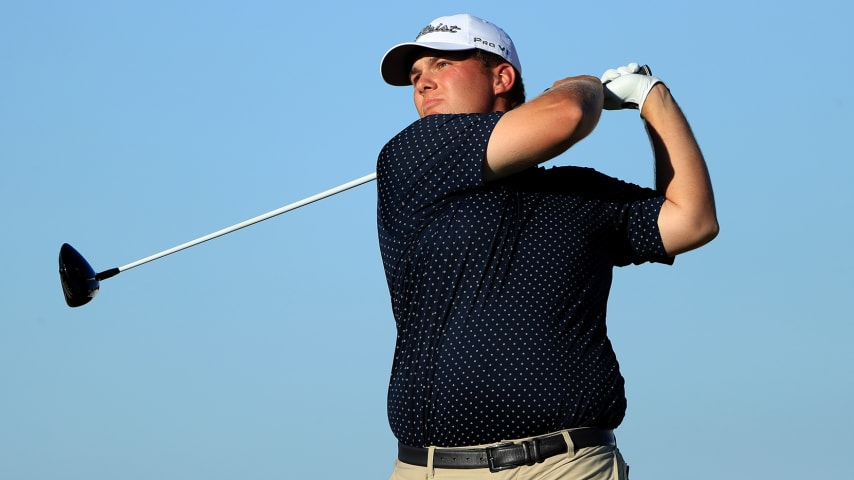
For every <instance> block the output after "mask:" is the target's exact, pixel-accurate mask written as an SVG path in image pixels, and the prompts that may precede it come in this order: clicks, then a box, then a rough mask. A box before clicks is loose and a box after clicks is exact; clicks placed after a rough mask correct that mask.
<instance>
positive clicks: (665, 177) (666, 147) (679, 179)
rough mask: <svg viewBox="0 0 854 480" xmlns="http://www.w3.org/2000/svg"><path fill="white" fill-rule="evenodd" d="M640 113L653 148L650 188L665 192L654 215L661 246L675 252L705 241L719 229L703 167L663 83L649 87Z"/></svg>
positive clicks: (701, 157) (680, 114) (697, 146)
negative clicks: (653, 173) (652, 183)
mask: <svg viewBox="0 0 854 480" xmlns="http://www.w3.org/2000/svg"><path fill="white" fill-rule="evenodd" d="M641 116H642V117H643V118H644V120H645V122H646V127H647V131H648V133H649V137H650V141H651V143H652V146H653V150H654V152H655V168H656V187H657V188H658V189H659V190H660V191H661V192H662V193H663V194H664V197H665V202H664V205H663V206H662V209H661V214H660V215H659V219H658V223H659V229H660V230H661V236H662V240H663V241H664V247H665V249H666V250H667V252H668V254H670V255H676V254H678V253H682V252H685V251H688V250H692V249H694V248H697V247H699V246H701V245H703V244H705V243H708V242H709V241H711V240H712V239H713V238H714V237H715V236H716V235H717V233H718V230H719V226H718V222H717V214H716V211H715V200H714V194H713V192H712V184H711V180H710V178H709V172H708V168H707V166H706V162H705V160H704V158H703V154H702V152H701V150H700V147H699V145H698V144H697V140H696V138H695V137H694V134H693V132H692V131H691V127H690V125H689V124H688V121H687V119H686V118H685V115H684V114H683V112H682V110H681V109H680V108H679V105H678V104H677V103H676V101H675V100H674V99H673V97H672V96H671V94H670V91H669V90H668V89H667V87H666V86H665V85H664V84H657V85H656V86H655V87H653V89H652V90H651V91H650V93H649V95H648V97H647V98H646V101H645V103H644V105H643V111H642V112H641Z"/></svg>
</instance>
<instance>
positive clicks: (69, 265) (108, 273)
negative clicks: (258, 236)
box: [59, 65, 652, 307]
mask: <svg viewBox="0 0 854 480" xmlns="http://www.w3.org/2000/svg"><path fill="white" fill-rule="evenodd" d="M638 73H640V74H643V75H652V72H651V71H650V68H649V66H647V65H642V66H641V67H640V69H639V70H638ZM606 83H607V82H606ZM635 108H637V107H635ZM376 178H377V174H376V172H374V173H370V174H368V175H365V176H364V177H361V178H357V179H355V180H351V181H349V182H347V183H344V184H341V185H339V186H337V187H334V188H331V189H329V190H326V191H323V192H320V193H317V194H315V195H312V196H310V197H307V198H304V199H302V200H299V201H297V202H294V203H291V204H288V205H285V206H283V207H280V208H277V209H276V210H273V211H270V212H267V213H264V214H262V215H258V216H257V217H254V218H250V219H249V220H245V221H243V222H240V223H238V224H235V225H232V226H230V227H226V228H223V229H222V230H217V231H216V232H213V233H209V234H207V235H205V236H203V237H199V238H197V239H195V240H190V241H189V242H186V243H182V244H181V245H178V246H175V247H172V248H170V249H168V250H164V251H162V252H159V253H155V254H154V255H150V256H148V257H145V258H143V259H140V260H137V261H135V262H131V263H129V264H127V265H124V266H121V267H115V268H110V269H108V270H104V271H103V272H100V273H95V271H94V270H93V269H92V266H91V265H89V262H87V261H86V259H85V258H84V257H83V255H81V254H80V252H78V251H77V250H75V249H74V247H72V246H71V245H69V244H67V243H64V244H62V247H61V248H60V249H59V280H60V282H62V293H63V294H64V295H65V303H67V304H68V306H69V307H79V306H81V305H85V304H87V303H89V302H90V301H91V300H92V299H93V298H95V295H97V294H98V290H99V289H100V286H101V284H100V282H101V280H106V279H108V278H110V277H113V276H116V275H118V274H119V273H121V272H124V271H125V270H130V269H131V268H134V267H138V266H140V265H142V264H144V263H148V262H151V261H153V260H157V259H158V258H162V257H165V256H167V255H171V254H173V253H175V252H179V251H181V250H184V249H186V248H190V247H192V246H195V245H198V244H200V243H204V242H207V241H208V240H212V239H214V238H217V237H221V236H223V235H225V234H227V233H231V232H233V231H235V230H240V229H241V228H244V227H248V226H250V225H254V224H256V223H258V222H262V221H264V220H267V219H269V218H272V217H275V216H277V215H281V214H283V213H285V212H289V211H291V210H295V209H297V208H299V207H302V206H304V205H308V204H309V203H313V202H316V201H318V200H322V199H324V198H327V197H331V196H332V195H335V194H336V193H341V192H343V191H345V190H349V189H351V188H353V187H356V186H359V185H362V184H364V183H368V182H370V181H372V180H375V179H376Z"/></svg>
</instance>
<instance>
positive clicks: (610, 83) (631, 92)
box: [601, 63, 662, 110]
mask: <svg viewBox="0 0 854 480" xmlns="http://www.w3.org/2000/svg"><path fill="white" fill-rule="evenodd" d="M601 80H602V84H603V85H604V87H605V110H621V109H624V108H636V109H638V110H641V109H643V102H644V101H645V100H646V96H647V95H648V94H649V91H650V90H652V87H653V86H655V84H656V83H662V82H661V79H660V78H658V77H653V76H652V75H647V74H645V73H643V72H641V71H640V65H638V64H637V63H630V64H628V65H626V66H624V67H619V68H612V69H609V70H606V71H605V73H603V74H602V79H601Z"/></svg>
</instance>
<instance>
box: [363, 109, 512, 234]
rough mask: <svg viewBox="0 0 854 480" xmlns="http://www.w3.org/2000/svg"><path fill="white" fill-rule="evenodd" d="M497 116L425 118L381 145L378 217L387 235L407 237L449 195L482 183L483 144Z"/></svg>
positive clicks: (477, 115) (437, 208)
mask: <svg viewBox="0 0 854 480" xmlns="http://www.w3.org/2000/svg"><path fill="white" fill-rule="evenodd" d="M501 115H502V114H501V113H500V112H496V113H490V114H467V115H430V116H428V117H425V118H423V119H420V120H418V121H416V122H414V123H413V124H411V125H410V126H409V127H407V128H406V129H404V130H403V131H402V132H400V133H399V134H398V135H396V136H395V137H394V138H392V139H391V140H390V141H389V142H388V143H387V144H386V145H385V146H384V147H383V149H382V150H381V152H380V154H379V158H378V159H377V189H378V204H379V211H378V217H379V218H378V219H379V221H380V222H381V224H382V225H383V226H384V227H386V232H387V233H396V234H398V235H402V236H408V235H410V234H412V233H414V232H416V231H418V229H419V225H421V224H422V222H424V221H427V220H428V219H429V217H430V216H431V215H434V214H435V213H436V212H437V211H441V209H443V208H444V207H445V206H446V205H448V204H449V202H450V200H451V199H452V198H453V196H454V195H455V194H457V193H460V192H463V191H466V190H471V189H474V188H480V187H482V186H483V185H484V178H483V162H484V158H485V156H486V145H487V143H488V141H489V136H490V135H491V133H492V130H493V129H494V128H495V124H496V123H497V122H498V119H499V118H501Z"/></svg>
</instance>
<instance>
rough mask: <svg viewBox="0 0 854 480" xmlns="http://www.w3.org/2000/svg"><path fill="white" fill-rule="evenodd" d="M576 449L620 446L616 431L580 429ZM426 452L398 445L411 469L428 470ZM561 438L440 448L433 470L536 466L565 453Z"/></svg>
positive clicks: (574, 440)
mask: <svg viewBox="0 0 854 480" xmlns="http://www.w3.org/2000/svg"><path fill="white" fill-rule="evenodd" d="M569 438H571V439H572V444H573V446H574V448H576V449H579V448H586V447H599V446H606V445H607V446H612V447H615V446H617V439H616V438H615V437H614V431H613V430H608V429H602V428H579V429H576V430H570V431H569ZM427 451H428V449H426V448H418V447H410V446H408V445H403V444H402V443H399V444H398V448H397V458H398V460H400V461H401V462H404V463H408V464H410V465H419V466H422V467H426V466H427ZM566 451H567V447H566V441H564V439H563V435H562V434H559V433H558V434H552V435H547V436H544V437H536V438H532V439H530V440H526V441H523V442H518V443H512V442H511V443H501V444H498V445H493V446H491V447H486V448H465V449H459V448H458V449H451V448H437V449H436V450H435V451H434V452H433V467H434V468H488V469H489V471H491V472H499V471H501V470H507V469H510V468H516V467H520V466H522V465H533V464H535V463H539V462H542V461H543V460H545V459H547V458H549V457H553V456H555V455H558V454H561V453H566Z"/></svg>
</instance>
